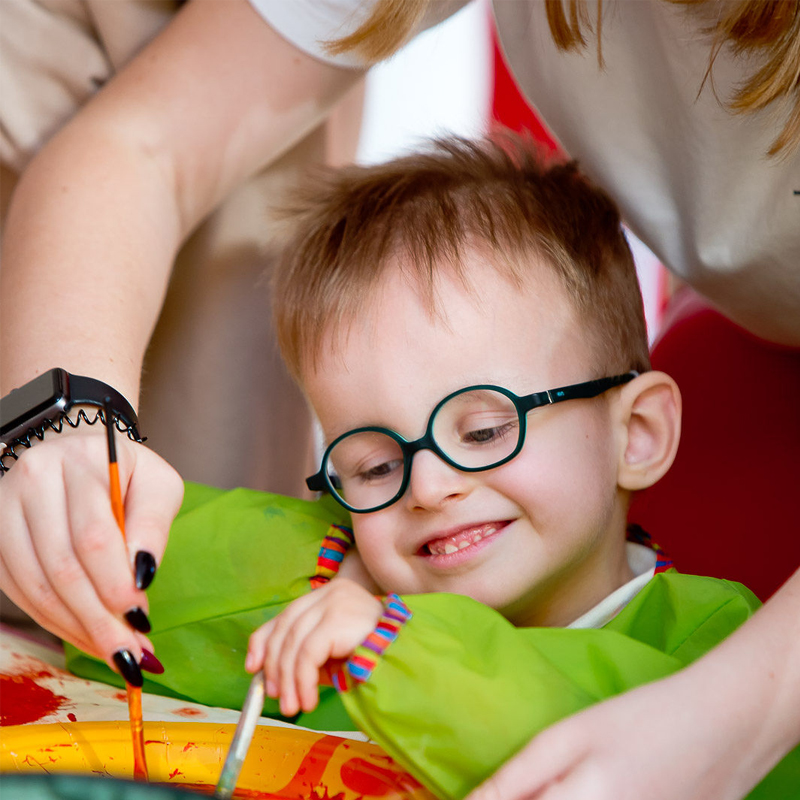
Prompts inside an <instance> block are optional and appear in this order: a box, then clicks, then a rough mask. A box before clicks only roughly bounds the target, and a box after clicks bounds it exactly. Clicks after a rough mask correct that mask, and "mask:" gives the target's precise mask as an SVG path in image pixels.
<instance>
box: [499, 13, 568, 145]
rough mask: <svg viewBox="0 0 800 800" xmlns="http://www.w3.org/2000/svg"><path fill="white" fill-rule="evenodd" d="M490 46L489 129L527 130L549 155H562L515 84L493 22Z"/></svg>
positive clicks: (518, 131)
mask: <svg viewBox="0 0 800 800" xmlns="http://www.w3.org/2000/svg"><path fill="white" fill-rule="evenodd" d="M490 29H491V31H492V50H493V61H494V65H493V66H494V85H493V87H492V88H493V91H492V108H491V127H492V129H493V130H497V129H498V128H499V129H502V128H508V129H509V130H512V131H515V132H517V133H523V132H526V131H527V132H528V133H530V134H531V136H532V137H533V139H534V140H535V141H536V142H538V143H539V145H540V146H541V148H542V151H543V152H544V153H546V154H547V155H548V156H551V157H554V158H556V157H561V158H563V157H564V154H563V152H562V151H561V148H560V147H559V145H558V143H557V142H556V140H555V139H554V138H553V136H552V134H551V133H550V131H549V130H548V129H547V128H546V127H545V126H544V124H543V123H542V121H541V120H540V119H539V117H538V116H537V114H536V112H535V111H534V110H533V109H532V108H531V106H530V104H529V103H528V101H527V100H526V99H525V97H524V96H523V94H522V92H521V91H520V89H519V86H517V82H516V80H514V77H513V75H512V74H511V71H510V70H509V68H508V64H507V63H506V59H505V56H504V55H503V51H502V49H501V48H500V43H499V41H498V39H497V32H496V31H495V28H494V24H492V25H491V26H490Z"/></svg>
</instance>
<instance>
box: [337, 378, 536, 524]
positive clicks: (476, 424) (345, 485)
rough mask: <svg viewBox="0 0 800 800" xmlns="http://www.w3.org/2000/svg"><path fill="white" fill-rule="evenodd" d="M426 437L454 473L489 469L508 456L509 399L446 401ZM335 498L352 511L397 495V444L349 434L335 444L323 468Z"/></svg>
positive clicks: (511, 438) (478, 396)
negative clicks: (430, 437)
mask: <svg viewBox="0 0 800 800" xmlns="http://www.w3.org/2000/svg"><path fill="white" fill-rule="evenodd" d="M432 434H433V439H434V441H435V443H436V446H437V447H438V448H439V450H440V451H441V453H442V454H444V455H445V456H446V457H447V458H448V459H450V461H452V462H453V463H454V464H455V465H457V466H459V467H463V468H466V469H481V468H487V467H491V466H493V465H494V464H497V463H499V462H500V461H503V460H504V459H505V458H507V457H508V456H509V455H511V454H512V453H513V452H514V450H515V448H516V447H517V444H518V442H519V435H520V422H519V415H518V413H517V409H516V406H515V405H514V403H513V402H512V401H511V399H510V398H509V397H506V395H504V394H502V393H501V392H497V391H494V390H492V389H472V390H470V391H467V392H461V393H459V394H457V395H455V396H453V397H451V398H450V399H449V400H447V402H445V403H444V404H443V405H441V406H440V407H439V408H438V410H437V411H436V414H435V416H434V418H433V424H432ZM326 468H327V471H328V475H329V476H330V477H331V483H332V484H333V485H334V486H335V487H337V494H339V496H340V497H341V498H342V499H343V500H344V501H345V502H346V503H347V504H348V505H350V506H352V507H353V508H354V509H371V508H375V507H377V506H380V505H383V504H384V503H388V502H389V501H391V500H392V499H394V498H395V496H396V495H397V494H398V492H399V491H400V489H401V487H402V484H403V478H404V473H405V469H404V454H403V449H402V447H401V446H400V443H399V442H398V441H396V440H395V439H394V438H392V437H391V436H389V435H388V434H386V433H381V432H379V431H360V432H354V433H352V434H350V435H349V436H346V437H344V438H343V439H341V441H339V442H338V443H337V444H336V445H335V446H334V447H333V448H332V449H331V451H330V452H329V454H328V459H327V462H326Z"/></svg>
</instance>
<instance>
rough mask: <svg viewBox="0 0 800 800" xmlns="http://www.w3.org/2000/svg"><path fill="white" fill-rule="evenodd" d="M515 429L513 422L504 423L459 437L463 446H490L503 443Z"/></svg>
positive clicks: (478, 429)
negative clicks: (499, 442) (494, 443)
mask: <svg viewBox="0 0 800 800" xmlns="http://www.w3.org/2000/svg"><path fill="white" fill-rule="evenodd" d="M514 428H516V424H515V422H505V423H503V424H502V425H495V426H493V427H491V428H477V429H475V430H471V431H467V432H466V433H463V434H462V435H461V441H462V442H463V443H464V444H492V443H493V442H498V441H503V440H504V439H505V438H506V437H507V436H509V434H510V433H511V432H512V430H513V429H514Z"/></svg>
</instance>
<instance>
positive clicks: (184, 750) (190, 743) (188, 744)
mask: <svg viewBox="0 0 800 800" xmlns="http://www.w3.org/2000/svg"><path fill="white" fill-rule="evenodd" d="M193 747H197V745H196V744H195V743H194V742H186V747H184V748H183V752H184V753H185V752H186V751H187V750H191V749H192V748H193Z"/></svg>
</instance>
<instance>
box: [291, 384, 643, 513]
mask: <svg viewBox="0 0 800 800" xmlns="http://www.w3.org/2000/svg"><path fill="white" fill-rule="evenodd" d="M638 376H639V373H638V372H637V371H636V370H631V371H630V372H626V373H624V374H622V375H613V376H610V377H607V378H596V379H594V380H591V381H583V382H582V383H573V384H570V385H569V386H561V387H559V388H557V389H546V390H545V391H543V392H534V393H533V394H527V395H522V396H520V395H517V394H514V392H512V391H511V390H510V389H505V388H503V387H502V386H493V385H492V384H483V383H481V384H476V385H474V386H466V387H465V388H463V389H458V390H457V391H455V392H451V393H450V394H448V395H447V397H445V398H444V399H443V400H440V401H439V402H438V403H437V404H436V407H435V408H434V409H433V411H431V414H430V416H429V417H428V424H427V426H426V428H425V433H424V434H423V435H422V436H421V437H420V438H419V439H414V440H413V441H410V442H409V441H408V440H407V439H405V438H404V437H403V436H401V435H400V434H399V433H397V432H396V431H393V430H392V429H391V428H382V427H380V426H377V425H367V426H366V427H363V428H354V429H353V430H351V431H347V432H346V433H343V434H342V435H341V436H337V437H336V438H335V439H334V440H333V441H332V442H331V443H330V444H329V445H328V446H327V447H326V448H325V452H324V454H323V456H322V462H321V466H320V468H319V471H318V472H316V473H314V474H313V475H310V476H309V477H308V478H306V486H307V487H308V488H309V490H310V491H312V492H328V493H329V494H331V495H332V496H333V498H334V500H336V502H338V503H339V505H341V506H344V508H346V509H347V510H348V511H349V512H350V513H351V514H371V513H372V512H374V511H381V510H382V509H384V508H388V507H389V506H391V505H394V503H396V502H397V501H398V500H399V499H400V498H401V497H402V496H403V495H404V494H405V493H406V489H408V484H409V481H410V480H411V465H412V461H413V459H414V456H415V455H416V454H417V453H418V452H419V451H420V450H431V451H432V452H433V453H435V454H436V455H437V456H438V457H439V458H440V459H441V460H442V461H444V463H445V464H447V465H448V466H451V467H453V468H454V469H457V470H459V471H460V472H486V471H487V470H490V469H495V468H496V467H500V466H502V465H503V464H507V463H508V462H509V461H511V459H513V458H516V456H518V455H519V452H520V450H522V448H523V446H524V444H525V434H526V431H527V419H528V412H530V411H533V410H534V409H537V408H542V407H544V406H548V405H555V404H556V403H562V402H563V401H564V400H588V399H591V398H593V397H598V396H599V395H601V394H603V392H607V391H608V390H609V389H613V388H615V387H616V386H622V385H624V384H626V383H629V382H630V381H632V380H633V379H634V378H637V377H638ZM487 389H488V390H491V391H494V392H499V393H500V394H502V395H505V397H507V398H508V399H509V400H510V401H511V402H512V403H513V405H514V408H515V409H516V411H517V418H518V420H519V434H518V436H517V445H516V447H515V448H514V450H513V451H512V452H511V453H509V454H508V455H507V456H504V457H503V458H501V459H500V460H499V461H496V462H494V463H492V464H488V465H486V466H482V467H463V466H461V465H460V464H457V463H456V462H455V461H453V460H452V459H451V458H450V457H449V456H448V455H447V453H445V452H444V450H442V449H441V447H439V445H438V443H437V442H436V440H435V439H434V437H433V422H434V420H435V419H436V415H437V414H438V413H439V410H440V409H441V408H442V406H444V405H445V404H446V403H448V402H449V401H450V400H452V399H453V398H454V397H457V396H458V395H460V394H466V393H467V392H474V391H479V390H487ZM357 433H382V434H384V435H386V436H389V438H391V439H393V440H394V441H395V442H397V445H398V446H399V447H400V450H401V452H402V454H403V480H402V481H401V483H400V488H399V489H398V490H397V493H396V494H395V495H394V496H393V497H392V498H391V500H387V501H386V502H385V503H381V504H380V505H377V506H374V507H372V508H366V509H358V508H355V507H353V506H351V505H350V504H349V503H348V502H347V501H346V500H345V499H344V498H343V497H342V496H341V495H340V494H339V491H340V489H341V486H339V487H336V486H335V485H334V483H333V481H332V480H331V475H329V474H328V471H327V469H326V467H327V465H328V459H329V457H330V454H331V452H332V451H333V448H334V447H336V445H337V444H339V442H341V441H342V440H343V439H346V438H347V437H348V436H353V435H355V434H357Z"/></svg>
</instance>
